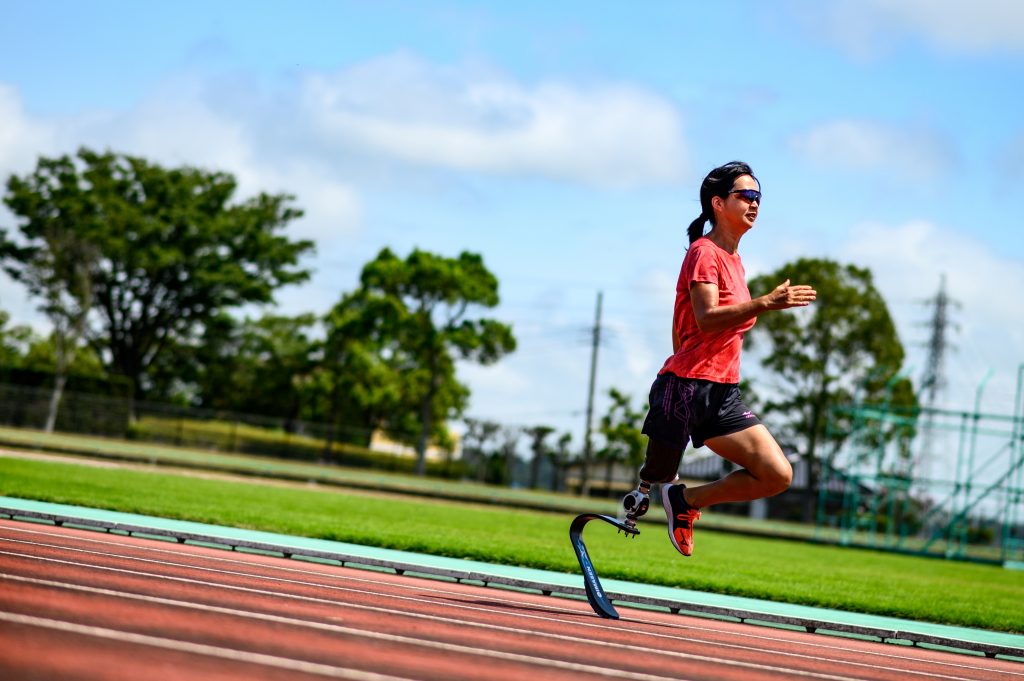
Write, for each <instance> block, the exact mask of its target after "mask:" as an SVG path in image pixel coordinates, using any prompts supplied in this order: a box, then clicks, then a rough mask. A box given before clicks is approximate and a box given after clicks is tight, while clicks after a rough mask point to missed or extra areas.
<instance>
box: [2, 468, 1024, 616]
mask: <svg viewBox="0 0 1024 681" xmlns="http://www.w3.org/2000/svg"><path fill="white" fill-rule="evenodd" d="M0 495H5V496H15V497H22V498H28V499H37V500H41V501H51V502H58V503H66V504H76V505H81V506H90V507H96V508H105V509H111V510H116V511H124V512H130V513H141V514H146V515H155V516H162V517H167V518H177V519H183V520H193V521H198V522H206V523H215V524H220V525H229V526H235V527H243V528H250V529H258V530H266V531H272V532H281V533H286V534H292V535H301V536H308V537H317V538H323V539H333V540H338V541H345V542H352V543H357V544H367V545H373V546H381V547H386V548H394V549H401V550H407V551H417V552H422V553H430V554H436V555H444V556H452V557H457V558H470V559H474V560H481V561H487V562H494V563H505V564H510V565H522V566H527V567H535V568H543V569H549V570H557V571H561V572H576V571H577V570H578V567H577V565H576V560H575V557H574V555H573V552H572V548H571V547H570V545H569V541H568V525H569V520H570V519H571V516H569V515H565V514H557V513H544V512H537V511H524V510H505V509H502V508H500V507H494V506H482V505H474V504H465V503H454V502H445V501H436V500H420V499H414V498H410V497H409V496H396V495H386V494H371V493H362V492H338V491H326V490H319V489H314V488H305V489H304V488H299V487H285V486H278V485H267V484H262V483H258V482H248V481H246V482H235V481H223V480H208V479H199V478H195V477H187V476H181V475H175V474H167V473H155V472H141V471H132V470H121V469H109V468H95V467H90V466H82V465H74V464H66V463H54V462H41V461H30V460H20V459H13V458H4V457H0ZM697 531H698V534H697V535H696V552H695V555H694V557H692V558H690V559H686V558H683V557H681V556H679V555H678V554H677V553H676V552H675V550H674V549H673V548H672V547H671V545H670V544H669V542H668V540H667V538H666V537H665V534H664V530H663V529H661V528H660V527H658V526H656V525H647V526H645V528H644V532H643V533H642V534H641V536H640V537H639V538H637V539H633V540H629V541H628V543H627V541H626V540H624V539H622V537H621V536H617V535H615V534H614V533H613V532H612V531H611V528H607V531H604V532H602V531H600V530H598V531H597V532H594V531H590V532H588V534H587V547H588V549H589V550H590V553H591V555H592V557H593V558H594V561H595V563H596V564H597V565H599V566H600V569H601V574H602V576H603V577H607V578H613V577H614V578H619V579H627V580H631V581H638V582H647V583H652V584H663V585H668V586H678V587H683V588H688V589H699V590H704V591H713V592H717V593H725V594H733V595H740V596H749V597H754V598H765V599H772V600H776V601H786V602H790V603H799V604H804V605H816V606H823V607H828V608H837V609H842V610H849V611H855V612H866V613H873V614H879V615H891V616H896V617H904V618H910V619H916V620H925V621H931V622H939V623H945V624H954V625H961V626H970V627H980V628H985V629H993V630H999V631H1008V632H1024V609H1022V608H1021V607H1020V604H1021V602H1022V599H1024V573H1021V572H1016V571H1012V570H1006V569H1003V568H1000V567H993V566H987V565H977V564H968V563H959V562H952V561H944V560H935V559H926V558H915V557H910V556H901V555H893V554H886V553H881V552H873V551H866V550H859V549H844V548H839V547H832V546H822V545H814V544H808V543H803V542H799V541H790V540H773V539H760V538H751V537H742V536H736V535H731V534H724V533H718V532H711V531H705V532H703V533H701V532H700V525H699V524H698V528H697Z"/></svg>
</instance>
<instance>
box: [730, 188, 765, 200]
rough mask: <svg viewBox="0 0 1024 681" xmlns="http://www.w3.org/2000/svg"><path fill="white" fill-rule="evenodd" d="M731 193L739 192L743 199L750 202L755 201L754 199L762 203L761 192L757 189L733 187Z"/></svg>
mask: <svg viewBox="0 0 1024 681" xmlns="http://www.w3.org/2000/svg"><path fill="white" fill-rule="evenodd" d="M729 193H730V194H739V197H740V198H741V199H745V200H746V201H749V202H750V203H753V202H754V201H757V202H758V203H761V192H759V191H757V190H756V189H733V190H732V191H731V192H729Z"/></svg>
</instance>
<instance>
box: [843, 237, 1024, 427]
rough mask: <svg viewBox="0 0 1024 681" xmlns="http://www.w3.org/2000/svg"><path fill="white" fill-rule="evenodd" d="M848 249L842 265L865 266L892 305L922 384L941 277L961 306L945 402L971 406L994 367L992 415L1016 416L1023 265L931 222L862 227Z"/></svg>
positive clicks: (1023, 355) (1023, 331)
mask: <svg viewBox="0 0 1024 681" xmlns="http://www.w3.org/2000/svg"><path fill="white" fill-rule="evenodd" d="M851 234H852V236H851V237H850V238H849V240H848V242H847V243H846V245H845V246H844V247H843V249H842V259H843V260H844V261H852V262H856V263H857V264H859V265H862V266H867V267H869V268H870V269H871V271H872V272H873V273H874V276H875V282H876V286H877V288H878V289H879V291H881V293H882V295H883V296H884V297H885V298H886V300H887V301H888V302H889V304H890V310H891V311H892V313H893V316H894V317H895V320H896V322H897V326H898V328H899V331H900V336H901V339H902V341H903V345H904V347H905V348H906V349H907V351H908V365H909V366H913V367H915V371H914V376H913V377H914V378H915V379H918V378H919V377H920V374H921V373H922V371H923V369H924V366H925V357H926V351H925V349H924V347H923V346H922V342H923V341H925V340H927V338H928V333H929V332H928V329H927V328H924V327H922V326H921V324H922V323H923V322H927V320H928V318H929V315H930V310H929V309H928V307H927V306H926V305H924V304H923V301H925V300H927V299H929V298H934V296H935V295H936V293H937V292H938V289H939V282H940V278H941V277H942V276H943V275H945V277H946V290H947V293H948V295H949V297H950V298H952V299H953V300H955V301H957V304H956V305H955V306H953V307H951V308H950V310H949V313H950V318H951V319H950V321H951V324H950V326H949V328H948V332H949V338H948V341H949V343H950V344H951V345H952V346H954V347H955V348H957V349H958V351H957V352H956V353H954V354H950V355H949V356H948V357H947V359H946V371H947V374H948V377H949V388H948V390H947V392H946V395H945V401H946V402H947V403H948V404H950V405H951V406H954V407H963V408H966V407H970V406H971V401H972V400H973V397H974V391H975V389H976V387H977V384H978V382H979V381H980V380H981V378H982V377H983V375H984V374H985V372H986V371H988V369H992V370H993V371H994V377H993V380H992V382H991V384H990V385H989V387H988V393H987V394H988V395H989V397H991V398H992V399H991V401H990V402H989V410H990V411H997V412H999V413H1007V412H1009V411H1012V406H1011V403H1012V395H1013V389H1014V387H1013V383H1014V381H1015V380H1016V371H1017V367H1018V366H1019V365H1020V363H1021V362H1024V305H1018V304H1015V303H1014V302H1013V296H1014V295H1015V294H1016V292H1017V291H1021V290H1024V263H1021V262H1019V261H1016V260H1012V259H1010V258H1006V257H1004V256H1002V255H1000V254H998V253H995V252H993V251H991V250H990V249H988V248H987V247H985V246H984V245H983V244H981V243H980V242H978V241H977V240H975V239H973V238H971V237H969V236H966V235H965V234H962V233H958V232H954V231H952V230H948V229H944V228H941V227H939V226H936V225H934V224H932V223H930V222H926V221H914V222H907V223H905V224H902V225H895V226H893V225H881V224H867V225H860V226H857V227H856V228H855V229H854V230H853V231H852V232H851Z"/></svg>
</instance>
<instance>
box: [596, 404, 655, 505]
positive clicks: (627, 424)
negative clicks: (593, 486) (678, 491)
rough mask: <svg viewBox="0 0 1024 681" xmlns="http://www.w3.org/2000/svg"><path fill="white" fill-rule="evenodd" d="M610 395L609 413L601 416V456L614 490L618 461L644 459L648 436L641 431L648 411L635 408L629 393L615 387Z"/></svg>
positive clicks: (630, 462) (637, 463)
mask: <svg viewBox="0 0 1024 681" xmlns="http://www.w3.org/2000/svg"><path fill="white" fill-rule="evenodd" d="M608 397H610V398H611V401H612V402H611V405H610V406H609V407H608V413H607V414H605V415H604V416H602V417H601V426H600V430H599V432H600V433H601V435H602V436H603V437H604V447H602V448H601V449H600V450H598V452H597V458H598V459H599V460H602V461H604V462H605V466H606V468H605V484H606V487H607V489H608V491H609V492H610V491H611V487H612V471H613V469H614V467H615V464H617V463H621V464H626V465H630V466H632V465H635V466H637V467H639V466H640V465H641V464H642V463H643V457H644V448H645V443H646V440H647V436H646V435H644V434H643V433H642V432H640V430H641V427H642V426H643V418H644V412H643V411H634V410H633V407H632V406H631V405H630V398H629V396H628V395H626V394H624V393H622V392H620V391H619V390H617V389H615V388H611V389H610V390H609V391H608Z"/></svg>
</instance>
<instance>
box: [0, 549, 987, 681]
mask: <svg viewBox="0 0 1024 681" xmlns="http://www.w3.org/2000/svg"><path fill="white" fill-rule="evenodd" d="M0 555H12V556H16V557H20V558H27V559H32V560H41V561H45V562H53V563H59V564H65V565H72V566H76V567H85V568H89V569H94V570H104V571H111V572H118V573H123V574H130V575H135V576H142V577H149V578H155V579H162V580H168V581H175V582H184V583H188V584H195V585H200V586H207V587H215V588H220V589H226V590H233V591H241V592H244V593H253V594H259V595H265V596H274V597H278V598H284V599H291V600H300V601H305V602H314V603H321V604H327V605H344V606H345V607H353V608H357V609H362V610H370V611H377V612H384V613H388V614H394V615H399V616H405V617H415V618H421V619H431V620H438V621H441V622H445V623H447V622H449V621H450V619H449V618H445V617H440V616H435V615H425V614H422V613H409V612H406V611H403V610H395V609H390V608H381V607H378V606H368V605H361V604H354V603H345V602H343V601H336V600H331V599H326V598H317V597H314V596H302V595H299V594H284V593H281V592H277V591H272V590H266V589H254V588H251V587H243V586H236V585H230V584H220V583H217V582H208V581H203V580H200V579H191V578H187V577H175V576H171V575H160V574H154V573H148V572H140V571H137V570H128V569H125V568H115V567H109V566H102V565H90V564H88V563H77V562H74V561H66V560H60V559H56V558H43V557H38V556H33V555H31V554H19V553H14V552H10V551H2V550H0ZM147 562H159V561H147ZM175 565H177V564H175ZM178 567H181V566H180V565H178ZM197 569H199V570H203V569H206V568H197ZM214 572H222V571H219V570H214ZM230 574H234V573H230ZM0 576H3V577H6V576H7V575H6V574H4V575H0ZM15 577H16V578H18V579H23V580H33V579H34V578H24V577H18V576H15ZM284 581H288V582H291V581H292V580H284ZM300 584H302V583H300ZM310 586H319V585H310ZM84 588H85V589H93V588H95V587H84ZM330 588H334V589H337V590H341V591H347V592H353V593H359V594H363V595H372V596H380V595H381V594H377V593H375V592H371V591H363V590H359V589H348V588H344V587H330ZM110 593H111V595H115V596H116V595H122V596H124V597H129V598H130V597H132V596H136V594H130V595H129V594H127V593H126V592H110ZM387 597H389V598H395V599H399V600H408V601H413V602H418V603H424V604H429V605H437V603H436V601H431V600H427V599H417V598H411V597H408V596H387ZM141 598H143V599H148V598H158V597H151V596H142V597H141ZM166 600H167V601H168V603H170V604H173V605H178V606H181V607H188V608H194V609H199V610H205V609H209V610H213V611H219V610H225V611H228V612H230V614H234V615H238V616H251V617H254V618H256V619H261V618H271V619H273V618H277V617H278V616H276V615H264V614H262V613H251V612H249V611H241V610H230V609H221V608H218V607H217V606H206V605H202V604H197V603H190V602H187V601H172V600H170V599H166ZM445 605H446V607H453V608H458V609H469V610H478V611H483V612H489V613H494V612H498V613H502V614H507V613H504V612H503V611H499V610H494V609H486V608H477V607H474V606H465V605H459V604H445ZM513 616H515V617H519V616H522V617H529V618H537V619H543V620H545V621H550V622H555V623H565V624H572V625H575V624H583V625H589V623H577V622H573V621H570V620H557V619H553V618H543V617H539V616H536V615H520V614H519V613H513ZM281 621H286V622H288V623H290V624H297V625H300V626H302V625H305V626H313V627H314V628H319V627H337V626H338V625H326V624H321V623H312V622H308V621H305V620H297V619H292V618H282V620H281ZM460 624H461V625H470V626H474V627H478V628H484V629H490V630H497V631H506V632H509V633H517V634H525V635H528V636H534V637H541V638H551V639H555V640H566V641H571V642H574V643H579V642H580V639H579V638H578V637H573V636H565V635H560V634H552V633H546V632H539V631H535V630H532V629H518V628H515V627H506V626H502V625H496V624H487V623H480V622H466V621H462V622H460ZM337 631H343V632H362V631H365V630H359V629H349V628H346V627H339V629H337ZM374 633H376V632H374ZM632 633H638V634H640V635H641V636H651V637H655V638H666V639H669V640H678V639H677V638H675V637H672V636H668V635H667V634H659V633H657V632H632ZM377 635H379V636H391V634H377ZM417 640H418V639H411V641H417ZM431 643H434V644H436V645H442V646H443V645H450V644H441V643H436V642H431ZM584 643H585V644H586V645H594V646H597V647H610V648H622V647H624V646H622V645H621V644H614V643H609V642H606V641H594V640H586V641H584ZM716 645H719V646H722V647H728V648H733V649H738V650H744V651H748V652H771V653H772V654H774V655H778V656H783V657H791V658H797V659H804V660H813V661H819V662H820V661H829V660H827V658H822V657H820V656H813V655H803V654H800V653H790V652H782V651H776V650H770V649H768V650H766V649H764V648H753V647H750V646H743V645H739V644H729V643H723V642H717V643H716ZM625 647H628V649H629V650H630V651H640V652H647V653H651V654H659V655H667V656H671V657H679V658H682V659H690V660H696V661H705V662H715V663H720V664H725V665H729V666H739V667H745V668H750V669H758V670H762V671H778V672H783V673H786V674H791V675H798V676H807V677H813V678H822V679H849V678H850V677H841V676H833V675H826V674H820V673H817V672H808V671H803V670H799V669H792V668H786V667H775V666H771V665H759V664H756V663H749V662H741V661H738V660H726V659H722V658H715V657H708V656H704V655H697V654H694V653H684V652H680V651H665V650H661V649H657V648H646V647H640V646H634V645H630V646H625ZM471 650H479V649H471ZM484 652H494V651H482V652H481V654H483V653H484ZM495 654H496V653H495ZM502 654H505V653H502ZM508 654H512V653H508ZM527 659H534V658H527ZM911 660H912V661H914V662H918V663H921V662H925V663H927V661H922V660H919V659H913V658H911ZM514 661H515V660H514ZM831 661H834V662H836V663H837V664H845V665H851V666H855V667H864V668H867V669H872V670H875V671H886V672H896V673H900V674H910V675H914V676H925V677H931V678H939V679H948V680H949V681H970V679H968V678H965V677H960V676H949V675H944V674H937V673H932V672H922V671H915V670H908V669H900V668H897V667H888V666H883V665H877V664H868V663H864V662H854V661H850V660H831ZM566 664H574V663H566ZM592 669H596V670H599V669H600V668H592ZM588 671H591V669H588ZM984 671H994V670H984ZM596 673H602V672H601V671H597V672H596ZM620 673H627V672H620ZM637 678H652V677H650V676H645V675H638V677H637Z"/></svg>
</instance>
